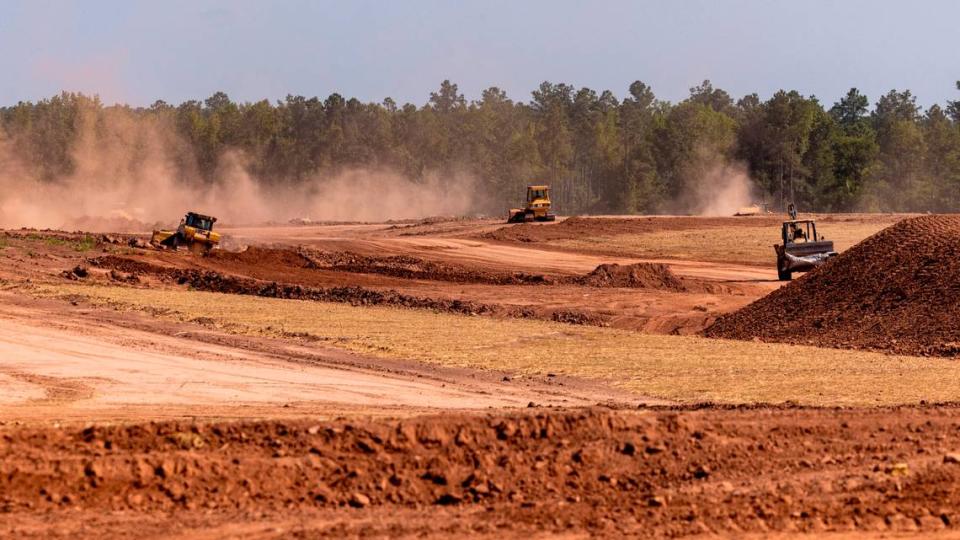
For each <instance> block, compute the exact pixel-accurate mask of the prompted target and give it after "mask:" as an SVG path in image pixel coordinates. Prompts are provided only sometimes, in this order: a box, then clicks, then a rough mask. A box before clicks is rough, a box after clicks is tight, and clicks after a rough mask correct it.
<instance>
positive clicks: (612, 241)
mask: <svg viewBox="0 0 960 540" xmlns="http://www.w3.org/2000/svg"><path fill="white" fill-rule="evenodd" d="M891 223H892V221H891V222H890V223H886V222H879V223H857V222H852V223H851V222H818V224H817V231H818V232H819V233H820V234H824V235H826V237H827V239H828V240H833V242H834V246H835V247H836V249H837V251H843V250H845V249H848V248H850V247H851V246H853V245H854V244H856V243H857V242H860V241H861V240H863V239H864V238H867V237H868V236H871V235H873V234H875V233H877V232H879V231H880V230H882V229H884V228H886V227H887V226H889V225H890V224H891ZM779 241H780V229H779V228H777V227H769V226H762V227H761V226H753V225H744V226H738V227H726V228H716V227H714V228H709V227H707V228H703V229H686V230H663V231H656V232H650V233H641V234H622V235H616V236H605V237H595V238H594V237H590V238H574V239H567V240H553V241H550V242H548V244H549V245H551V246H556V247H561V248H563V249H568V250H572V251H586V252H598V253H603V254H606V255H617V256H623V257H637V258H643V259H682V260H691V261H712V262H730V263H740V264H757V265H773V263H774V261H775V260H776V255H774V252H773V245H774V244H776V243H777V242H779Z"/></svg>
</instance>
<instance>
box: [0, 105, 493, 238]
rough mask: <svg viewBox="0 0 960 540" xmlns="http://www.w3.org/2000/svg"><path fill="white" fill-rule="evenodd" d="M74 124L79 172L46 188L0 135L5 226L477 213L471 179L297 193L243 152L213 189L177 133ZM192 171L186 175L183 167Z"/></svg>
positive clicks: (321, 184)
mask: <svg viewBox="0 0 960 540" xmlns="http://www.w3.org/2000/svg"><path fill="white" fill-rule="evenodd" d="M103 112H104V116H103V117H101V118H99V119H94V117H93V115H90V116H87V117H84V116H83V115H81V118H80V119H79V120H78V125H77V129H78V134H79V136H78V137H77V140H76V143H75V144H74V145H73V146H72V147H71V149H70V157H71V159H72V162H73V163H74V167H73V170H72V171H71V172H70V173H69V174H66V175H63V176H62V177H60V178H57V179H54V180H44V179H41V178H40V175H39V174H38V173H37V172H36V171H32V170H30V169H29V168H28V167H27V166H26V165H25V163H24V162H23V160H20V159H19V158H18V155H17V150H16V145H15V144H14V143H15V141H12V140H9V139H3V138H2V137H3V135H2V134H0V227H3V228H17V227H33V228H62V229H68V230H77V229H79V230H87V231H93V232H100V231H103V232H106V231H115V232H138V231H148V230H150V229H151V228H153V227H155V226H160V225H163V226H170V225H175V224H176V223H177V222H178V221H179V219H180V218H181V217H182V216H183V214H184V213H185V212H187V211H190V210H192V211H197V212H201V213H206V214H210V215H214V216H217V217H218V218H219V219H220V222H221V223H226V224H235V225H242V224H261V223H265V222H280V223H286V222H287V221H289V220H291V219H294V218H308V219H311V220H313V221H383V220H387V219H409V218H422V217H427V216H435V215H457V214H464V213H467V212H469V211H471V210H472V204H471V200H472V192H473V188H474V185H475V184H474V182H473V180H472V178H471V177H470V176H469V175H457V174H454V175H444V176H440V175H438V174H427V175H425V177H424V179H423V180H422V181H419V182H413V181H410V180H408V179H406V178H405V177H403V176H401V175H400V174H397V173H395V172H392V171H389V170H378V169H353V170H346V171H342V172H338V173H336V174H333V175H323V174H318V175H316V176H315V177H312V178H307V179H305V180H303V181H301V182H298V183H296V184H295V185H270V184H267V183H264V182H262V181H260V179H258V178H256V177H255V176H254V175H253V174H252V173H251V172H250V170H251V167H249V164H248V161H247V159H246V158H245V156H244V155H243V154H242V153H241V152H239V151H230V150H228V151H226V152H224V154H223V157H222V158H221V159H220V160H219V163H218V166H217V169H216V171H215V172H214V174H213V179H212V180H211V181H207V182H204V181H202V180H200V175H199V174H198V173H197V172H196V171H190V170H189V168H188V167H186V166H185V163H193V162H194V161H193V160H192V159H184V156H189V157H191V158H192V155H191V154H190V153H189V152H190V151H189V147H188V146H187V145H186V144H184V142H183V141H182V140H180V139H179V138H178V136H177V135H176V133H175V130H174V129H173V128H172V126H168V125H164V124H162V123H160V122H159V121H158V120H157V119H156V118H150V117H146V118H144V117H142V116H141V117H137V118H134V117H133V115H131V114H129V112H127V111H125V110H124V109H122V108H117V109H107V110H105V111H103ZM185 168H187V172H186V173H184V169H185Z"/></svg>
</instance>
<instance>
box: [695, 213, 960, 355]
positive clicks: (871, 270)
mask: <svg viewBox="0 0 960 540" xmlns="http://www.w3.org/2000/svg"><path fill="white" fill-rule="evenodd" d="M958 305H960V216H956V215H949V216H948V215H935V216H921V217H916V218H912V219H907V220H904V221H901V222H900V223H897V224H896V225H893V226H891V227H888V228H887V229H884V230H883V231H881V232H879V233H877V234H875V235H874V236H871V237H870V238H867V239H866V240H864V241H863V242H861V243H860V244H858V245H856V246H854V247H853V248H851V249H850V250H848V251H846V252H844V253H842V254H841V255H839V256H838V257H836V259H834V260H833V261H831V262H830V263H828V264H826V265H824V266H822V267H820V268H818V269H816V270H815V271H813V272H810V273H809V274H807V275H805V276H803V277H802V278H800V279H798V280H796V281H794V282H793V283H791V284H789V285H787V286H786V287H782V288H780V289H779V290H777V291H774V292H773V293H771V294H770V295H768V296H766V297H763V298H761V299H760V300H757V301H756V302H754V303H752V304H750V305H748V306H746V307H744V308H743V309H740V310H739V311H736V312H734V313H731V314H728V315H724V316H721V317H720V318H719V319H718V320H717V321H716V323H714V324H713V325H711V326H710V327H709V328H707V329H706V330H705V331H704V334H705V335H707V336H709V337H718V338H732V339H755V338H758V339H761V340H764V341H777V342H784V343H801V344H812V345H817V346H824V347H838V348H851V349H874V350H880V351H887V352H894V353H901V354H916V355H934V356H956V355H957V354H958V353H960V318H958V317H957V313H958V312H957V306H958Z"/></svg>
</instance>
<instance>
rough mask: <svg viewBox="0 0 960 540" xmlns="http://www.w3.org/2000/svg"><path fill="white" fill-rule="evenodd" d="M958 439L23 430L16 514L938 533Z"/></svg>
mask: <svg viewBox="0 0 960 540" xmlns="http://www.w3.org/2000/svg"><path fill="white" fill-rule="evenodd" d="M956 422H957V412H956V410H955V409H950V408H946V409H929V410H927V409H894V410H879V411H826V410H803V409H796V410H778V409H763V408H760V409H754V408H743V409H739V410H721V411H717V410H709V409H707V410H702V411H681V412H674V411H653V412H647V413H641V414H636V413H625V412H614V411H601V410H583V411H576V410H574V411H543V410H540V411H538V412H534V413H532V414H522V415H520V414H513V415H505V414H493V415H488V416H465V415H457V414H447V415H444V416H431V417H420V418H413V419H406V420H371V421H363V420H338V421H324V422H314V421H309V420H293V421H259V422H235V423H202V422H161V423H149V424H148V423H143V424H134V425H112V426H91V427H86V428H60V427H45V426H36V427H20V428H14V427H12V426H6V427H2V428H0V429H2V431H0V435H2V438H0V440H3V441H4V444H3V445H0V511H2V512H4V516H5V517H4V524H5V525H4V527H8V526H10V524H13V523H16V522H17V521H18V520H20V519H24V520H28V519H30V517H31V516H34V515H36V514H38V513H42V514H43V515H44V516H45V517H46V519H47V520H48V521H49V523H56V524H57V527H58V528H59V529H60V530H61V534H60V535H62V536H71V535H69V534H63V532H62V530H63V529H64V528H66V527H68V526H71V525H72V526H75V527H78V528H80V529H83V527H84V526H86V527H87V528H86V529H83V530H86V531H89V526H90V525H89V522H84V520H83V519H79V518H80V517H86V518H88V519H89V518H90V517H92V516H93V515H106V514H111V513H130V512H136V513H137V514H136V515H137V516H141V515H153V513H164V514H166V515H168V516H170V517H169V518H168V519H170V520H180V519H183V518H184V516H192V515H195V514H194V513H199V514H202V515H203V516H205V519H206V520H211V521H216V517H217V516H224V515H231V516H237V518H236V519H238V520H239V521H243V520H247V521H253V520H255V521H258V522H259V521H261V520H262V519H263V518H264V517H265V515H266V514H269V513H275V512H282V513H284V514H287V515H290V514H293V515H296V516H297V517H300V516H301V515H303V513H310V512H315V511H326V512H330V513H328V514H324V515H325V516H326V517H327V518H328V519H326V520H324V521H323V523H321V524H318V525H315V526H317V527H318V530H317V532H316V533H315V534H309V535H303V536H302V537H310V538H312V537H319V536H323V537H327V536H330V537H344V536H351V537H355V536H367V535H369V533H370V532H371V531H373V532H376V531H378V530H380V531H382V532H383V533H384V534H378V535H377V536H408V535H409V536H413V535H416V536H423V534H422V533H424V532H433V533H434V534H435V535H437V536H438V537H439V536H450V535H453V536H465V535H467V533H470V532H471V531H472V532H476V531H480V530H483V529H474V527H479V526H480V525H481V524H484V523H487V524H491V523H492V524H494V527H493V530H489V529H488V531H489V532H490V533H491V536H490V537H503V536H504V533H505V532H509V531H516V530H517V529H523V528H533V529H536V530H539V531H542V532H546V533H548V534H553V535H560V534H564V535H571V533H572V532H575V531H593V533H594V534H597V535H599V536H603V537H623V536H624V535H627V536H643V537H667V536H669V537H678V536H685V535H710V534H720V535H723V536H726V535H743V534H745V533H759V534H764V535H769V534H771V532H778V531H779V532H790V533H797V532H806V533H815V534H816V533H823V532H825V531H843V532H846V533H850V532H852V531H863V532H866V531H872V532H876V531H912V532H914V533H916V532H918V531H927V532H933V531H938V530H943V529H945V528H954V527H956V526H957V525H956V524H957V523H960V513H958V512H957V510H956V509H957V508H958V504H960V490H957V489H956V485H957V482H958V481H960V465H958V464H957V456H956V455H955V454H951V453H950V452H953V451H954V449H953V448H952V447H951V444H952V441H955V433H956ZM921 432H922V435H920V433H921ZM921 439H922V443H923V444H921ZM334 512H335V513H334ZM411 513H413V515H427V516H433V518H434V525H433V526H434V528H433V529H430V528H428V529H426V530H421V529H419V527H421V525H420V524H419V522H420V520H413V521H410V520H408V519H404V518H405V517H409V516H410V515H411ZM391 514H401V515H402V516H403V517H400V518H398V517H394V518H393V519H392V520H391V519H390V517H389V516H390V515H391ZM373 516H378V517H377V518H376V519H371V517H373ZM333 517H336V518H337V519H336V523H337V525H336V526H335V527H333V526H331V523H334V522H335V521H334V520H331V519H330V518H333ZM384 520H386V521H387V523H384V522H383V521H384ZM375 522H377V523H379V525H377V524H376V523H375ZM413 523H418V524H417V525H413ZM377 526H379V527H384V528H386V530H383V529H376V528H372V529H371V527H377ZM415 527H416V528H415ZM261 529H262V527H261ZM98 530H99V529H98ZM0 532H2V531H0ZM101 532H102V531H101ZM130 532H132V533H134V534H136V535H142V534H143V532H142V531H137V530H136V529H135V528H134V529H133V530H131V531H130ZM291 532H293V531H288V532H287V534H286V535H285V536H287V537H289V536H294V537H301V536H300V535H296V534H290V533H291ZM364 532H366V534H364ZM418 532H419V533H420V534H415V533H418ZM444 532H445V533H446V534H444ZM388 533H389V534H388ZM73 536H75V535H73ZM210 536H213V535H210ZM228 536H229V535H228ZM262 536H263V534H260V535H258V537H262ZM507 536H513V535H507ZM575 536H576V535H575ZM276 537H281V535H280V534H279V533H278V534H277V535H276Z"/></svg>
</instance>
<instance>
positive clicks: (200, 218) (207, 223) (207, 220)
mask: <svg viewBox="0 0 960 540" xmlns="http://www.w3.org/2000/svg"><path fill="white" fill-rule="evenodd" d="M216 221H217V218H215V217H210V216H205V215H203V214H197V213H196V212H190V213H188V214H187V217H186V218H185V221H184V223H185V224H186V225H187V226H188V227H193V228H195V229H200V230H201V231H212V230H213V224H214V223H215V222H216Z"/></svg>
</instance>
